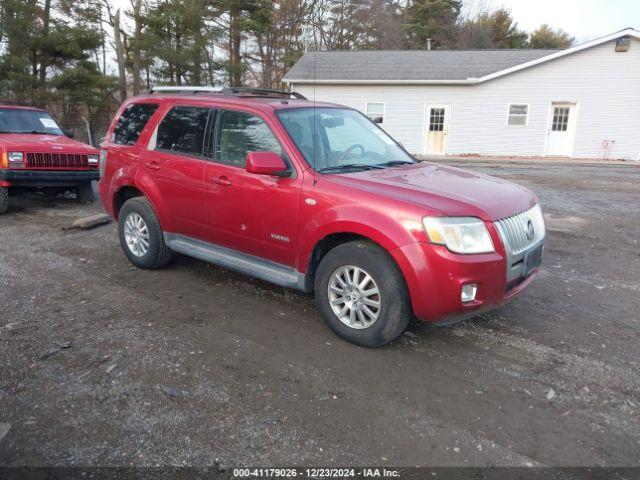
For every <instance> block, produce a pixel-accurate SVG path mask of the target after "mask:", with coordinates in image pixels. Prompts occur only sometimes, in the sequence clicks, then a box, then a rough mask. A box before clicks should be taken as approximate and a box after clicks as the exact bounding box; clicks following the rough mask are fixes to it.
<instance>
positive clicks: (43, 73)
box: [39, 0, 51, 83]
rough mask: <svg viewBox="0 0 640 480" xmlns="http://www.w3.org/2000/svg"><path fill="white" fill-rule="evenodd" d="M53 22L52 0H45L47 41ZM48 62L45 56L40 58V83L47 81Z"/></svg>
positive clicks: (44, 13) (44, 22)
mask: <svg viewBox="0 0 640 480" xmlns="http://www.w3.org/2000/svg"><path fill="white" fill-rule="evenodd" d="M50 20H51V0H45V2H44V9H43V12H42V37H43V38H44V39H45V41H46V39H47V38H48V37H49V23H50ZM47 61H48V59H47V58H45V56H44V55H43V56H41V57H40V72H39V73H40V82H42V83H44V82H45V81H46V79H47Z"/></svg>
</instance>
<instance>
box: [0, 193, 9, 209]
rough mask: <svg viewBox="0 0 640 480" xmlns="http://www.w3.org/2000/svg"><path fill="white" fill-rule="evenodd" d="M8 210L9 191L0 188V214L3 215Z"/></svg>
mask: <svg viewBox="0 0 640 480" xmlns="http://www.w3.org/2000/svg"><path fill="white" fill-rule="evenodd" d="M8 208H9V189H8V188H7V187H0V214H2V213H5V212H6V211H7V209H8Z"/></svg>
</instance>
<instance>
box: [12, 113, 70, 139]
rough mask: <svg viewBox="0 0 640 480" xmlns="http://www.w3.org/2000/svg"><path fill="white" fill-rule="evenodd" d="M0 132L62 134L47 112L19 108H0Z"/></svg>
mask: <svg viewBox="0 0 640 480" xmlns="http://www.w3.org/2000/svg"><path fill="white" fill-rule="evenodd" d="M0 133H33V134H37V133H41V134H48V135H63V133H62V130H60V127H58V124H57V123H56V121H55V120H54V119H53V118H51V115H49V114H48V113H47V112H44V111H42V110H27V109H19V108H0Z"/></svg>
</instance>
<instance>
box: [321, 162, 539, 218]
mask: <svg viewBox="0 0 640 480" xmlns="http://www.w3.org/2000/svg"><path fill="white" fill-rule="evenodd" d="M331 180H332V181H334V182H337V183H341V184H343V185H348V186H351V187H353V188H358V189H360V190H365V191H369V192H371V193H374V194H378V195H384V196H388V197H393V198H396V199H400V200H404V201H407V202H411V203H414V204H418V205H424V206H425V207H427V208H429V209H432V210H437V211H439V212H441V214H442V215H447V216H466V217H478V218H481V219H483V220H485V221H494V220H499V219H501V218H505V217H509V216H511V215H514V214H516V213H520V212H522V211H525V210H527V209H529V208H531V207H533V206H534V205H535V204H536V203H537V198H536V196H535V195H534V194H533V193H532V192H531V191H530V190H528V189H526V188H524V187H521V186H520V185H517V184H515V183H512V182H508V181H505V180H501V179H499V178H494V177H490V176H488V175H482V174H477V173H474V172H470V171H466V170H462V169H459V168H454V167H448V166H444V165H438V164H433V163H427V162H421V163H417V164H415V165H405V166H400V167H392V168H387V169H384V170H367V171H363V172H355V173H347V174H336V175H331Z"/></svg>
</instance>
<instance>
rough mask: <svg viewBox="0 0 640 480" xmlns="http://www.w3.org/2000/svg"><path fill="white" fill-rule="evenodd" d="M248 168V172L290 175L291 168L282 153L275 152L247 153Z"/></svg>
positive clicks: (279, 175) (281, 175) (277, 175)
mask: <svg viewBox="0 0 640 480" xmlns="http://www.w3.org/2000/svg"><path fill="white" fill-rule="evenodd" d="M246 169H247V172H248V173H255V174H256V175H273V176H276V177H288V176H290V175H291V170H289V167H287V164H286V163H284V160H283V159H282V157H281V156H280V155H278V154H277V153H274V152H249V153H248V154H247V163H246Z"/></svg>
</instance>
